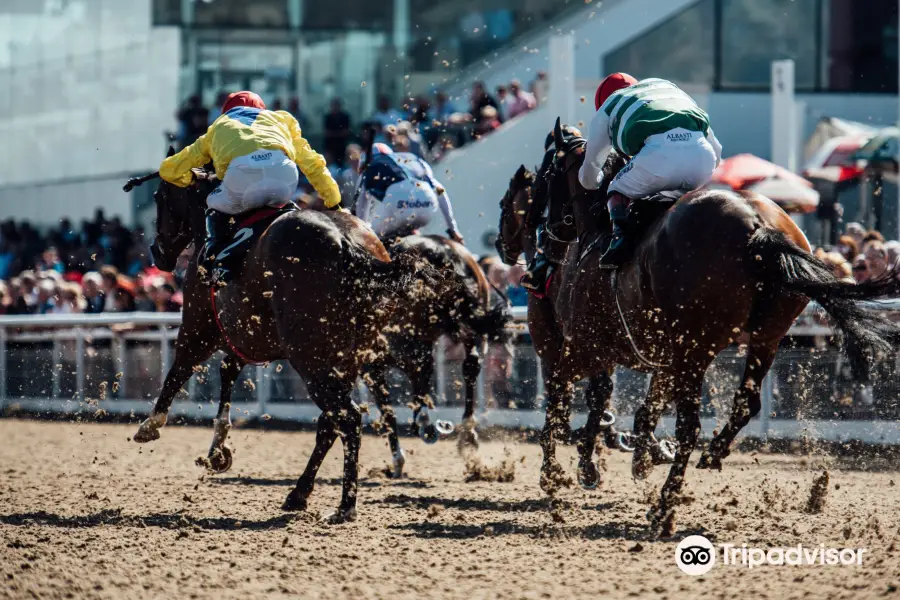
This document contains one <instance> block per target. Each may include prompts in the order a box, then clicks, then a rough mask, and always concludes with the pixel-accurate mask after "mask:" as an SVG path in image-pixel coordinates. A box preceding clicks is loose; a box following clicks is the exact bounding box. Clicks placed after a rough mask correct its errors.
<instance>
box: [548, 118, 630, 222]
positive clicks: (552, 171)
mask: <svg viewBox="0 0 900 600" xmlns="http://www.w3.org/2000/svg"><path fill="white" fill-rule="evenodd" d="M553 138H554V150H555V151H556V152H555V156H554V159H553V165H552V167H550V168H549V169H548V174H547V176H546V177H547V180H548V184H547V185H548V188H549V193H551V194H558V195H565V198H563V199H562V200H563V201H565V200H568V199H569V198H572V197H573V196H575V195H577V194H583V193H586V190H585V189H584V187H583V186H582V185H581V183H580V182H579V181H578V171H579V169H581V165H582V164H584V159H585V149H586V147H587V140H585V139H584V138H583V137H581V136H573V135H565V134H564V132H563V130H562V128H561V126H560V121H559V119H558V118H557V119H556V125H555V127H554V128H553ZM626 163H627V160H626V158H625V157H624V156H622V155H621V154H619V153H618V152H616V151H615V150H611V151H610V153H609V155H608V156H607V157H606V162H605V163H604V165H603V170H602V172H603V181H602V183H601V184H600V189H599V190H597V191H596V192H594V193H595V194H596V197H597V198H606V196H607V192H608V189H609V184H610V183H611V182H612V180H613V178H614V177H615V176H616V175H617V174H618V172H619V171H620V170H621V169H622V168H623V167H624V166H625V164H626ZM604 206H605V205H604Z"/></svg>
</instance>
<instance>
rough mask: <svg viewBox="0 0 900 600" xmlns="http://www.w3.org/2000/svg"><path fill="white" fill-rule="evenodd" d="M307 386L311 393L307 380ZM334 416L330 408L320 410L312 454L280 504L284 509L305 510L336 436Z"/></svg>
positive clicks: (311, 387)
mask: <svg viewBox="0 0 900 600" xmlns="http://www.w3.org/2000/svg"><path fill="white" fill-rule="evenodd" d="M307 386H308V387H309V389H310V393H312V389H313V386H312V385H311V384H310V383H309V382H307ZM335 417H336V415H334V414H333V413H332V412H331V411H330V410H325V411H322V414H321V415H320V416H319V422H318V424H317V426H316V445H315V447H314V448H313V451H312V454H310V455H309V461H308V462H307V463H306V469H304V471H303V474H302V475H300V479H298V480H297V485H296V486H294V489H293V490H291V493H290V494H288V497H287V499H286V500H285V501H284V504H283V505H282V508H283V509H284V510H306V500H307V498H309V496H310V494H312V492H313V488H315V485H316V474H317V473H318V472H319V467H321V466H322V461H324V460H325V456H326V455H327V454H328V451H329V450H331V446H332V445H333V444H334V440H336V439H337V437H338V432H337V429H336V427H337V424H336V423H335V420H334V419H335Z"/></svg>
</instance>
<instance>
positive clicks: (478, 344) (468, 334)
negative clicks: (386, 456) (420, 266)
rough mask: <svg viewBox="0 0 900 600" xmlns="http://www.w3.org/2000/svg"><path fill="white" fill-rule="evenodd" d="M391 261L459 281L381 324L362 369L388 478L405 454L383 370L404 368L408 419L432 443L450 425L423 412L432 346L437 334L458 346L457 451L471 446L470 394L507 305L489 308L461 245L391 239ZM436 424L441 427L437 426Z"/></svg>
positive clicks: (435, 239)
mask: <svg viewBox="0 0 900 600" xmlns="http://www.w3.org/2000/svg"><path fill="white" fill-rule="evenodd" d="M389 251H390V254H391V256H392V257H394V258H395V259H396V258H398V257H400V256H403V255H409V256H415V257H418V258H420V259H421V260H424V261H426V262H427V263H428V264H429V265H431V266H433V267H434V268H436V269H437V270H438V271H440V272H442V273H445V274H453V275H455V276H456V278H458V281H459V283H461V284H462V285H457V286H455V287H454V292H452V293H449V294H445V295H442V296H439V297H435V296H425V295H422V296H420V297H418V298H416V299H414V300H413V301H412V302H410V303H409V304H407V305H405V306H404V307H403V310H398V311H396V312H395V313H394V316H393V318H392V319H391V322H390V324H389V325H388V327H387V328H386V329H385V332H384V333H385V339H386V342H387V351H386V352H382V353H380V354H379V358H377V359H376V360H375V361H373V362H372V363H369V364H368V365H366V367H365V368H364V372H363V379H364V381H365V382H366V384H367V385H368V387H369V390H370V391H371V392H372V394H373V395H374V396H375V398H376V401H377V404H378V407H379V409H380V410H381V413H382V423H383V425H384V427H385V429H386V431H387V434H388V441H389V443H390V448H391V453H392V456H393V460H394V475H395V476H397V477H399V476H400V475H401V474H402V473H403V465H404V463H405V460H406V459H405V453H404V452H403V449H402V448H401V447H400V440H399V437H398V435H397V434H398V428H397V419H396V416H395V415H394V411H393V409H392V408H391V406H390V403H389V394H388V388H387V383H386V381H385V371H386V370H387V369H388V368H397V369H400V370H402V371H403V372H404V373H405V374H406V376H407V378H408V379H409V381H410V383H411V384H412V388H413V401H414V408H413V423H414V425H415V426H416V427H417V428H418V432H419V436H420V437H421V438H422V440H424V441H425V442H426V443H434V442H436V441H437V440H438V438H439V433H449V432H450V431H451V430H452V427H448V425H449V424H446V423H440V422H439V423H438V424H437V427H436V426H435V424H434V423H431V420H430V418H429V416H428V408H433V407H434V405H433V403H432V401H431V397H430V391H431V378H432V376H433V375H434V351H433V350H434V343H435V342H436V341H437V340H438V338H440V337H441V336H444V335H446V336H448V337H450V338H451V339H452V340H453V341H455V342H458V343H461V344H463V347H464V349H465V359H464V360H463V365H462V372H463V379H464V382H465V410H464V412H463V427H462V430H461V431H460V436H459V446H460V450H464V449H465V448H467V447H473V446H477V443H478V442H477V434H476V432H475V391H476V386H477V383H478V375H479V373H480V372H481V363H482V361H483V359H484V355H485V352H486V350H487V343H488V341H493V342H497V341H502V340H503V338H504V337H505V332H506V326H507V324H508V322H509V317H508V314H507V311H506V304H505V303H502V304H498V305H496V306H494V307H491V306H490V302H491V289H490V286H489V284H488V281H487V278H486V277H485V276H484V273H483V272H482V270H481V267H479V266H478V263H477V261H476V260H475V257H474V256H472V254H471V253H470V252H469V251H468V250H467V249H466V248H465V246H463V245H461V244H458V243H456V242H454V241H451V240H448V239H447V238H444V237H441V236H423V235H410V236H406V237H403V238H399V239H397V240H396V241H395V242H394V243H392V244H389ZM441 425H444V427H442V426H441Z"/></svg>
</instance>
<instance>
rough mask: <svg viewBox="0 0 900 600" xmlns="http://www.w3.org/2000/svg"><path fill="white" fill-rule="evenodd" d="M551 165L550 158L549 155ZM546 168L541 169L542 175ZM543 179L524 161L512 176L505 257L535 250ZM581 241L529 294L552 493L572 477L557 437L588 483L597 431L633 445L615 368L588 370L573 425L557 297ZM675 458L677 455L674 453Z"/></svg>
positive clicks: (547, 484)
mask: <svg viewBox="0 0 900 600" xmlns="http://www.w3.org/2000/svg"><path fill="white" fill-rule="evenodd" d="M545 163H546V166H547V167H549V166H550V164H551V163H550V161H545ZM544 175H545V174H543V173H539V174H538V177H542V176H544ZM541 183H543V182H542V181H539V180H537V179H536V176H535V174H534V173H532V172H530V171H529V170H528V169H526V168H525V166H524V165H522V166H520V167H519V169H518V170H517V171H516V173H515V175H514V176H513V177H512V179H511V180H510V184H509V188H508V189H507V191H506V193H505V194H504V196H503V199H502V200H501V201H500V233H499V235H498V237H497V242H496V247H497V252H498V254H499V255H500V258H501V260H503V261H504V262H505V263H507V264H510V265H513V264H516V262H517V261H518V259H519V255H521V254H522V253H526V254H528V253H530V252H531V251H532V248H531V246H532V245H533V240H532V239H531V238H530V237H529V236H530V231H531V230H530V228H529V227H528V224H527V221H528V219H527V215H529V214H530V213H531V212H533V205H534V203H537V204H538V205H540V206H546V202H544V200H545V198H543V197H533V195H534V194H539V195H542V194H544V193H545V192H544V191H543V190H544V186H542V185H539V184H541ZM574 252H575V247H574V245H572V244H569V245H568V249H567V250H566V256H565V257H563V258H562V260H561V261H560V264H559V265H558V268H557V272H556V274H555V275H554V276H553V277H552V279H550V283H549V285H548V289H547V290H546V294H544V295H543V296H542V297H539V296H537V295H535V294H529V295H528V330H529V332H530V334H531V337H532V340H533V342H534V348H535V351H536V352H537V354H538V356H540V358H541V370H542V373H543V376H544V380H545V381H546V388H547V407H546V413H547V418H546V421H545V423H544V428H543V430H542V432H541V437H540V439H541V446H542V449H543V453H544V461H543V465H542V468H541V479H540V485H541V489H543V490H544V491H545V492H547V493H548V494H553V493H554V492H555V490H556V489H557V488H558V487H559V485H561V484H564V483H565V482H567V481H568V480H567V478H566V477H565V475H564V472H563V469H562V467H561V466H560V465H559V463H558V462H557V460H556V457H555V454H556V445H555V440H556V438H557V437H558V438H560V439H561V440H563V441H566V442H575V444H576V447H577V449H578V454H579V462H578V481H579V483H580V484H581V486H582V487H584V488H585V489H594V488H596V487H597V486H598V485H599V484H600V480H601V474H600V471H599V469H598V468H597V466H596V465H595V463H594V462H593V453H594V450H595V449H596V440H597V436H598V435H600V434H601V433H602V434H604V439H605V441H606V445H607V446H608V447H610V448H619V449H622V450H626V451H630V450H631V447H630V446H629V443H628V442H627V441H626V439H625V437H624V436H622V435H616V434H615V430H614V428H613V423H614V422H615V417H614V416H613V415H612V413H611V412H610V410H609V409H610V404H611V402H612V392H613V382H612V378H611V372H612V369H611V368H608V369H596V370H594V371H592V372H591V373H589V374H588V375H587V379H588V385H587V388H586V389H585V400H586V403H587V406H588V411H589V412H588V420H587V423H586V424H585V426H584V427H583V428H582V429H581V430H576V431H572V430H571V429H570V426H569V418H570V407H571V403H572V400H573V397H574V386H573V382H574V378H569V379H564V378H560V377H559V374H560V371H559V369H558V368H557V366H558V365H559V364H560V362H561V361H562V360H563V354H562V353H563V351H564V343H563V337H562V336H563V329H562V317H563V315H561V314H560V313H558V312H557V299H558V298H560V297H561V296H562V295H564V294H565V293H567V291H568V290H569V288H568V287H567V282H568V281H569V280H570V279H571V277H572V274H571V272H570V271H571V269H572V268H574V266H575V258H574V256H575V255H574ZM654 452H655V455H657V456H658V460H659V461H661V462H662V461H665V460H666V457H667V453H669V454H671V450H669V448H668V446H665V445H664V446H662V447H660V446H659V445H658V444H657V445H656V446H655V448H654ZM669 458H671V456H670V457H669Z"/></svg>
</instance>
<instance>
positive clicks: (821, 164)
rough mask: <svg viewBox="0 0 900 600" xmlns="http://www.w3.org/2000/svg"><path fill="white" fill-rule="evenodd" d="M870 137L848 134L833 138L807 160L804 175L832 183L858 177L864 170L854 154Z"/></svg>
mask: <svg viewBox="0 0 900 600" xmlns="http://www.w3.org/2000/svg"><path fill="white" fill-rule="evenodd" d="M869 137H871V136H869ZM869 137H866V136H858V135H847V136H838V137H834V138H831V139H830V140H828V141H827V142H825V143H824V144H822V146H821V147H820V148H819V149H818V150H817V151H816V153H815V154H813V156H812V157H811V158H810V159H809V160H808V161H807V162H806V165H804V167H803V176H804V177H806V178H807V179H821V180H824V181H827V182H830V183H838V182H844V181H851V180H854V179H857V178H858V177H859V176H860V175H861V174H862V171H863V170H862V169H861V168H860V167H859V166H858V165H857V161H855V160H854V159H853V156H854V155H855V154H856V153H857V152H858V151H859V150H860V149H861V148H862V147H863V146H865V145H866V142H868V141H869Z"/></svg>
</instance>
